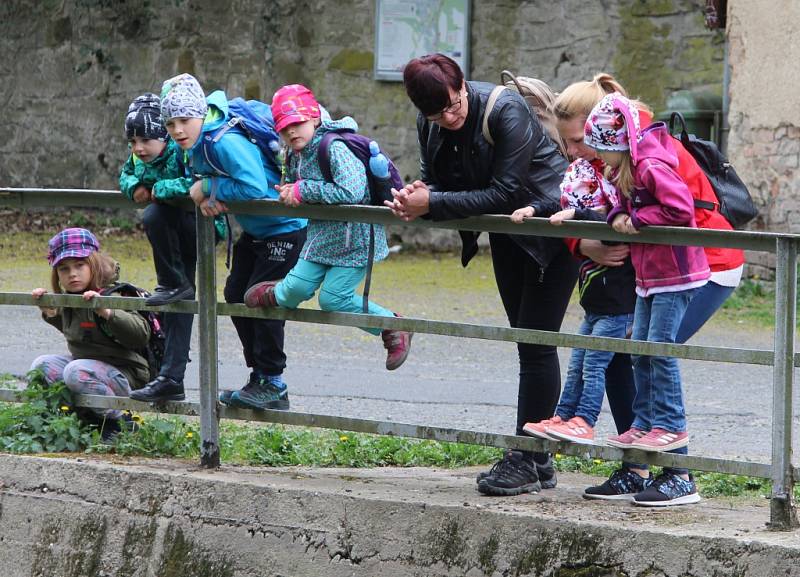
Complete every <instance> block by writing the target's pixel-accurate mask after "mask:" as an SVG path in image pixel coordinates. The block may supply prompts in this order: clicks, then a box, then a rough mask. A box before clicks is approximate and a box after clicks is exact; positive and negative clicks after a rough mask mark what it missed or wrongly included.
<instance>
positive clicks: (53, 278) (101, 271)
mask: <svg viewBox="0 0 800 577" xmlns="http://www.w3.org/2000/svg"><path fill="white" fill-rule="evenodd" d="M81 260H85V261H86V262H87V263H89V270H91V271H92V276H91V278H90V279H89V286H88V287H86V290H93V291H99V290H100V289H102V288H104V287H107V286H108V285H110V284H112V283H113V282H115V281H116V280H118V278H119V264H118V263H117V261H115V260H114V259H113V258H111V257H110V256H108V255H107V254H105V253H103V252H93V253H92V254H90V255H89V256H86V257H83V258H82V259H81ZM50 284H51V285H52V287H53V292H54V293H58V294H62V293H63V292H64V289H63V287H62V286H61V283H60V282H59V281H58V265H56V266H54V267H53V271H52V273H51V274H50Z"/></svg>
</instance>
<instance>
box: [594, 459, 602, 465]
mask: <svg viewBox="0 0 800 577" xmlns="http://www.w3.org/2000/svg"><path fill="white" fill-rule="evenodd" d="M602 462H603V461H601V460H600V459H595V460H594V461H592V463H594V464H595V465H599V464H600V463H602Z"/></svg>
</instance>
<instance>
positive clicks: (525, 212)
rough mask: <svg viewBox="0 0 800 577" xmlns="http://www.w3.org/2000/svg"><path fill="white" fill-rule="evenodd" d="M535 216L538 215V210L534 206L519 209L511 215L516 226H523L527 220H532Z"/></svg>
mask: <svg viewBox="0 0 800 577" xmlns="http://www.w3.org/2000/svg"><path fill="white" fill-rule="evenodd" d="M534 214H536V210H534V208H533V207H532V206H526V207H525V208H518V209H517V210H515V211H514V212H512V213H511V222H513V223H514V224H522V223H523V222H524V221H525V219H526V218H531V217H532V216H533V215H534Z"/></svg>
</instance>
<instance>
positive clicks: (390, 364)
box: [381, 313, 414, 371]
mask: <svg viewBox="0 0 800 577" xmlns="http://www.w3.org/2000/svg"><path fill="white" fill-rule="evenodd" d="M394 316H396V317H399V316H400V315H398V314H396V313H395V315H394ZM413 336H414V333H409V332H406V331H390V330H389V329H386V330H385V331H383V332H381V338H382V339H383V347H384V348H385V349H386V368H387V369H388V370H390V371H393V370H395V369H397V368H400V365H402V364H403V363H404V362H406V358H407V357H408V353H409V351H410V350H411V337H413Z"/></svg>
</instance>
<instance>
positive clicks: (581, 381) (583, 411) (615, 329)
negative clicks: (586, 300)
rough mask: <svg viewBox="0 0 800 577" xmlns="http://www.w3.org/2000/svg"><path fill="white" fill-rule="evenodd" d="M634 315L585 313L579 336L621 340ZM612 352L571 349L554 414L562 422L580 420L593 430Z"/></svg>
mask: <svg viewBox="0 0 800 577" xmlns="http://www.w3.org/2000/svg"><path fill="white" fill-rule="evenodd" d="M632 322H633V314H630V313H629V314H622V315H599V314H595V313H590V312H589V311H586V315H585V316H584V317H583V322H582V323H581V326H580V328H579V329H578V334H580V335H591V336H594V337H610V338H615V339H624V338H625V336H626V335H627V333H628V329H629V328H630V326H631V323H632ZM613 357H614V353H612V352H608V351H595V350H592V349H573V350H572V355H571V356H570V359H569V367H568V368H567V381H566V383H564V392H562V393H561V401H559V403H558V406H557V407H556V415H558V416H559V417H561V418H562V419H564V420H567V419H570V418H572V417H575V416H577V417H582V418H583V420H584V421H586V423H587V424H588V425H589V426H590V427H594V425H595V423H596V422H597V416H598V415H599V414H600V408H601V407H602V405H603V395H605V392H606V369H607V368H608V365H609V363H611V359H612V358H613Z"/></svg>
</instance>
